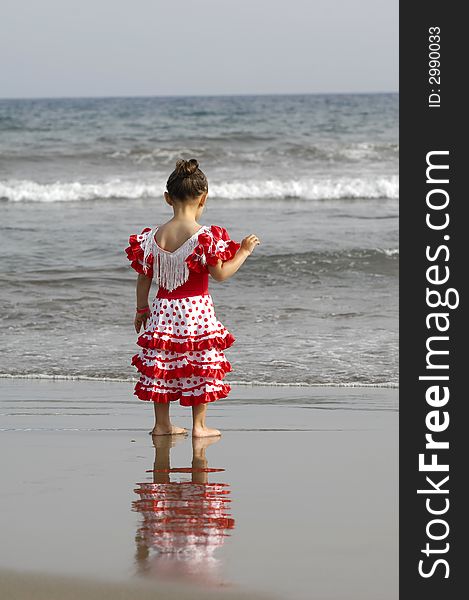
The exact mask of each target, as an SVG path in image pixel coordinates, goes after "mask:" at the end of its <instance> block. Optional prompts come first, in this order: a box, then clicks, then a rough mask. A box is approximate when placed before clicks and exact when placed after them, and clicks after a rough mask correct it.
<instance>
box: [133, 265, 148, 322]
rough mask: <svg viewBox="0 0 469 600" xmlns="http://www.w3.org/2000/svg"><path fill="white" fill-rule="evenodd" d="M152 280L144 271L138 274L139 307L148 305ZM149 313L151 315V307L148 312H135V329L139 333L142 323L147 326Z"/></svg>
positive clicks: (137, 292)
mask: <svg viewBox="0 0 469 600" xmlns="http://www.w3.org/2000/svg"><path fill="white" fill-rule="evenodd" d="M151 282H152V279H151V277H147V276H146V275H143V274H142V273H139V274H138V277H137V288H136V294H137V308H144V307H145V306H148V294H149V293H150V288H151ZM149 315H150V309H148V311H147V312H146V313H137V312H136V313H135V321H134V325H135V331H136V332H137V333H138V332H139V331H140V328H141V326H142V324H143V327H144V328H145V327H146V326H147V320H148V317H149Z"/></svg>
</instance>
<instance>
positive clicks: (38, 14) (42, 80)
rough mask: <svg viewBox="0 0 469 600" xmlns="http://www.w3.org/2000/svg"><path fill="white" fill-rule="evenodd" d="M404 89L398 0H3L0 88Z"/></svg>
mask: <svg viewBox="0 0 469 600" xmlns="http://www.w3.org/2000/svg"><path fill="white" fill-rule="evenodd" d="M397 90H398V0H230V1H228V0H37V1H35V0H1V10H0V97H16V98H18V97H54V96H138V95H180V94H184V95H185V94H189V95H191V94H193V95H200V94H277V93H316V92H319V93H321V92H325V93H327V92H394V91H397Z"/></svg>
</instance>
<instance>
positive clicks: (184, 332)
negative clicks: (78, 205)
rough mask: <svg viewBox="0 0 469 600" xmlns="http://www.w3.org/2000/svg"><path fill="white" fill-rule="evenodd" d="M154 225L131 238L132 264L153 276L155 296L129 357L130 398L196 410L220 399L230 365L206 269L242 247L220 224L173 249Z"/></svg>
mask: <svg viewBox="0 0 469 600" xmlns="http://www.w3.org/2000/svg"><path fill="white" fill-rule="evenodd" d="M157 230H158V227H154V228H153V229H152V228H149V227H146V228H144V229H143V231H142V233H141V234H139V235H131V236H130V237H129V244H130V245H129V246H128V247H127V248H126V249H125V252H126V254H127V258H128V259H129V261H131V266H132V267H133V268H134V269H135V270H136V271H137V272H138V273H143V274H145V275H147V276H148V277H151V278H154V279H156V281H157V283H158V286H159V287H158V292H157V294H156V296H155V298H154V300H153V302H152V303H151V305H150V308H151V313H150V317H149V319H148V321H147V326H146V328H145V330H144V331H143V333H141V334H140V335H139V337H138V339H137V344H138V345H139V346H140V347H141V349H140V351H139V352H138V353H137V354H135V355H134V356H133V357H132V361H131V364H133V365H134V366H135V367H136V368H137V370H138V371H139V373H140V379H139V381H138V382H137V383H136V385H135V390H134V394H135V395H136V396H137V397H138V398H140V400H148V401H153V402H171V401H174V400H179V402H180V404H181V405H183V406H194V405H197V404H201V403H207V402H213V401H215V400H218V399H219V398H225V397H226V396H228V394H229V392H230V386H229V385H228V384H226V383H224V382H223V378H224V376H225V374H226V373H228V372H229V371H231V365H230V363H229V362H228V361H227V359H226V358H225V355H224V353H223V351H224V350H225V349H226V348H228V347H229V346H231V345H232V344H233V342H234V341H235V338H234V336H233V335H232V334H231V333H230V332H229V331H228V330H227V329H226V328H225V327H224V325H223V324H222V323H221V322H220V321H219V320H218V319H217V317H216V315H215V311H214V306H213V301H212V297H211V295H210V294H209V292H208V276H209V275H208V268H207V266H208V265H210V264H211V265H214V264H217V262H218V260H219V259H221V260H222V261H226V260H230V259H231V258H233V256H234V255H235V254H236V252H237V251H238V249H239V246H240V245H239V244H238V243H237V242H235V241H233V240H231V239H230V238H229V235H228V232H227V231H226V229H224V228H223V227H217V226H215V225H211V226H203V227H202V228H201V229H199V231H197V232H196V233H195V234H194V235H193V236H192V237H190V238H189V239H188V240H187V241H186V242H185V243H184V244H182V246H180V247H179V248H178V249H177V250H175V251H174V252H168V251H166V250H163V249H162V248H160V246H158V244H157V242H156V240H155V233H156V231H157Z"/></svg>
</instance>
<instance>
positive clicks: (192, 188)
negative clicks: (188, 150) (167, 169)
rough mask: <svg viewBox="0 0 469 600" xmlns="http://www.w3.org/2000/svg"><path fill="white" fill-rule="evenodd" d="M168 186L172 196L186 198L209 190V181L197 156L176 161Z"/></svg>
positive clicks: (195, 196)
mask: <svg viewBox="0 0 469 600" xmlns="http://www.w3.org/2000/svg"><path fill="white" fill-rule="evenodd" d="M166 188H167V190H168V194H169V195H170V196H171V198H173V199H178V200H186V199H189V198H197V197H198V196H200V194H203V193H204V192H208V182H207V178H206V176H205V174H204V173H203V172H202V171H201V170H200V169H199V162H198V161H197V160H196V159H195V158H191V159H190V160H184V159H183V158H180V159H179V160H178V161H177V162H176V168H175V169H174V171H173V172H172V173H171V175H170V176H169V177H168V181H167V183H166Z"/></svg>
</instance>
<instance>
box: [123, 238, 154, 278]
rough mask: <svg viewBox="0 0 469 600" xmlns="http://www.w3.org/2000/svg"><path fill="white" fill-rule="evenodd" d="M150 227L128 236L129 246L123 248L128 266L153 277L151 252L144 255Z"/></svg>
mask: <svg viewBox="0 0 469 600" xmlns="http://www.w3.org/2000/svg"><path fill="white" fill-rule="evenodd" d="M150 235H151V228H150V227H145V228H144V229H143V230H142V233H140V234H138V235H137V234H132V235H131V236H130V237H129V246H127V248H126V249H125V253H126V254H127V258H128V259H129V261H130V263H131V264H130V266H131V267H132V268H133V269H135V270H136V271H137V273H141V274H142V275H146V276H147V277H150V278H151V279H153V254H151V253H148V251H147V256H146V257H145V249H146V248H147V247H148V243H149V241H150V240H149V238H150Z"/></svg>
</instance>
